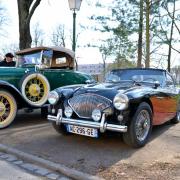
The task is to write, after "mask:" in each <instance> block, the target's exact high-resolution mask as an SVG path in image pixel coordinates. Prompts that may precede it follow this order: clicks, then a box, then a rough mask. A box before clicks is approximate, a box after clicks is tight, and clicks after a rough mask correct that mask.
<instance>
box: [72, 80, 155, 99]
mask: <svg viewBox="0 0 180 180" xmlns="http://www.w3.org/2000/svg"><path fill="white" fill-rule="evenodd" d="M148 91H149V92H150V91H152V87H150V86H139V85H134V84H133V83H132V82H128V83H127V82H126V83H99V84H90V85H85V86H82V87H80V88H79V89H76V91H75V92H74V95H79V94H84V93H91V94H97V95H100V96H105V97H107V98H109V99H111V100H113V98H114V96H115V95H116V94H117V93H123V94H126V95H127V96H128V97H129V98H134V97H140V96H143V95H144V94H147V93H148Z"/></svg>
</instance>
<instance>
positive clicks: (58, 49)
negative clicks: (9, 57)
mask: <svg viewBox="0 0 180 180" xmlns="http://www.w3.org/2000/svg"><path fill="white" fill-rule="evenodd" d="M41 50H52V51H55V52H57V53H65V54H68V55H69V56H71V57H72V58H75V53H74V52H73V51H72V50H70V49H67V48H65V47H60V46H52V47H46V46H40V47H33V48H27V49H23V50H20V51H17V52H16V55H22V54H29V53H32V52H37V51H41Z"/></svg>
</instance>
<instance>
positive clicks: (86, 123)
mask: <svg viewBox="0 0 180 180" xmlns="http://www.w3.org/2000/svg"><path fill="white" fill-rule="evenodd" d="M47 118H48V120H49V121H55V122H56V124H57V125H58V124H59V125H60V124H61V123H62V124H71V125H77V126H84V127H90V128H96V129H99V130H100V132H101V133H103V132H105V131H106V130H109V131H116V132H127V126H121V125H115V124H108V123H107V122H105V114H103V115H102V118H101V120H100V122H90V121H83V120H81V119H71V118H64V117H62V109H59V111H58V114H57V116H52V115H48V117H47Z"/></svg>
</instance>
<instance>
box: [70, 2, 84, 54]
mask: <svg viewBox="0 0 180 180" xmlns="http://www.w3.org/2000/svg"><path fill="white" fill-rule="evenodd" d="M68 2H69V8H70V10H72V11H73V43H72V50H73V51H74V52H75V50H76V11H79V9H80V7H81V2H82V0H68Z"/></svg>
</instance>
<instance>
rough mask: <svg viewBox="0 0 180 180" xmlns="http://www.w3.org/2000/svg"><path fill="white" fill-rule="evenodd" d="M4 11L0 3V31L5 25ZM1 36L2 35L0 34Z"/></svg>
mask: <svg viewBox="0 0 180 180" xmlns="http://www.w3.org/2000/svg"><path fill="white" fill-rule="evenodd" d="M7 20H8V19H7V16H6V9H5V8H4V7H3V6H2V4H1V2H0V31H3V30H4V28H3V27H4V25H6V23H7ZM0 35H2V36H3V33H0Z"/></svg>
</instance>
